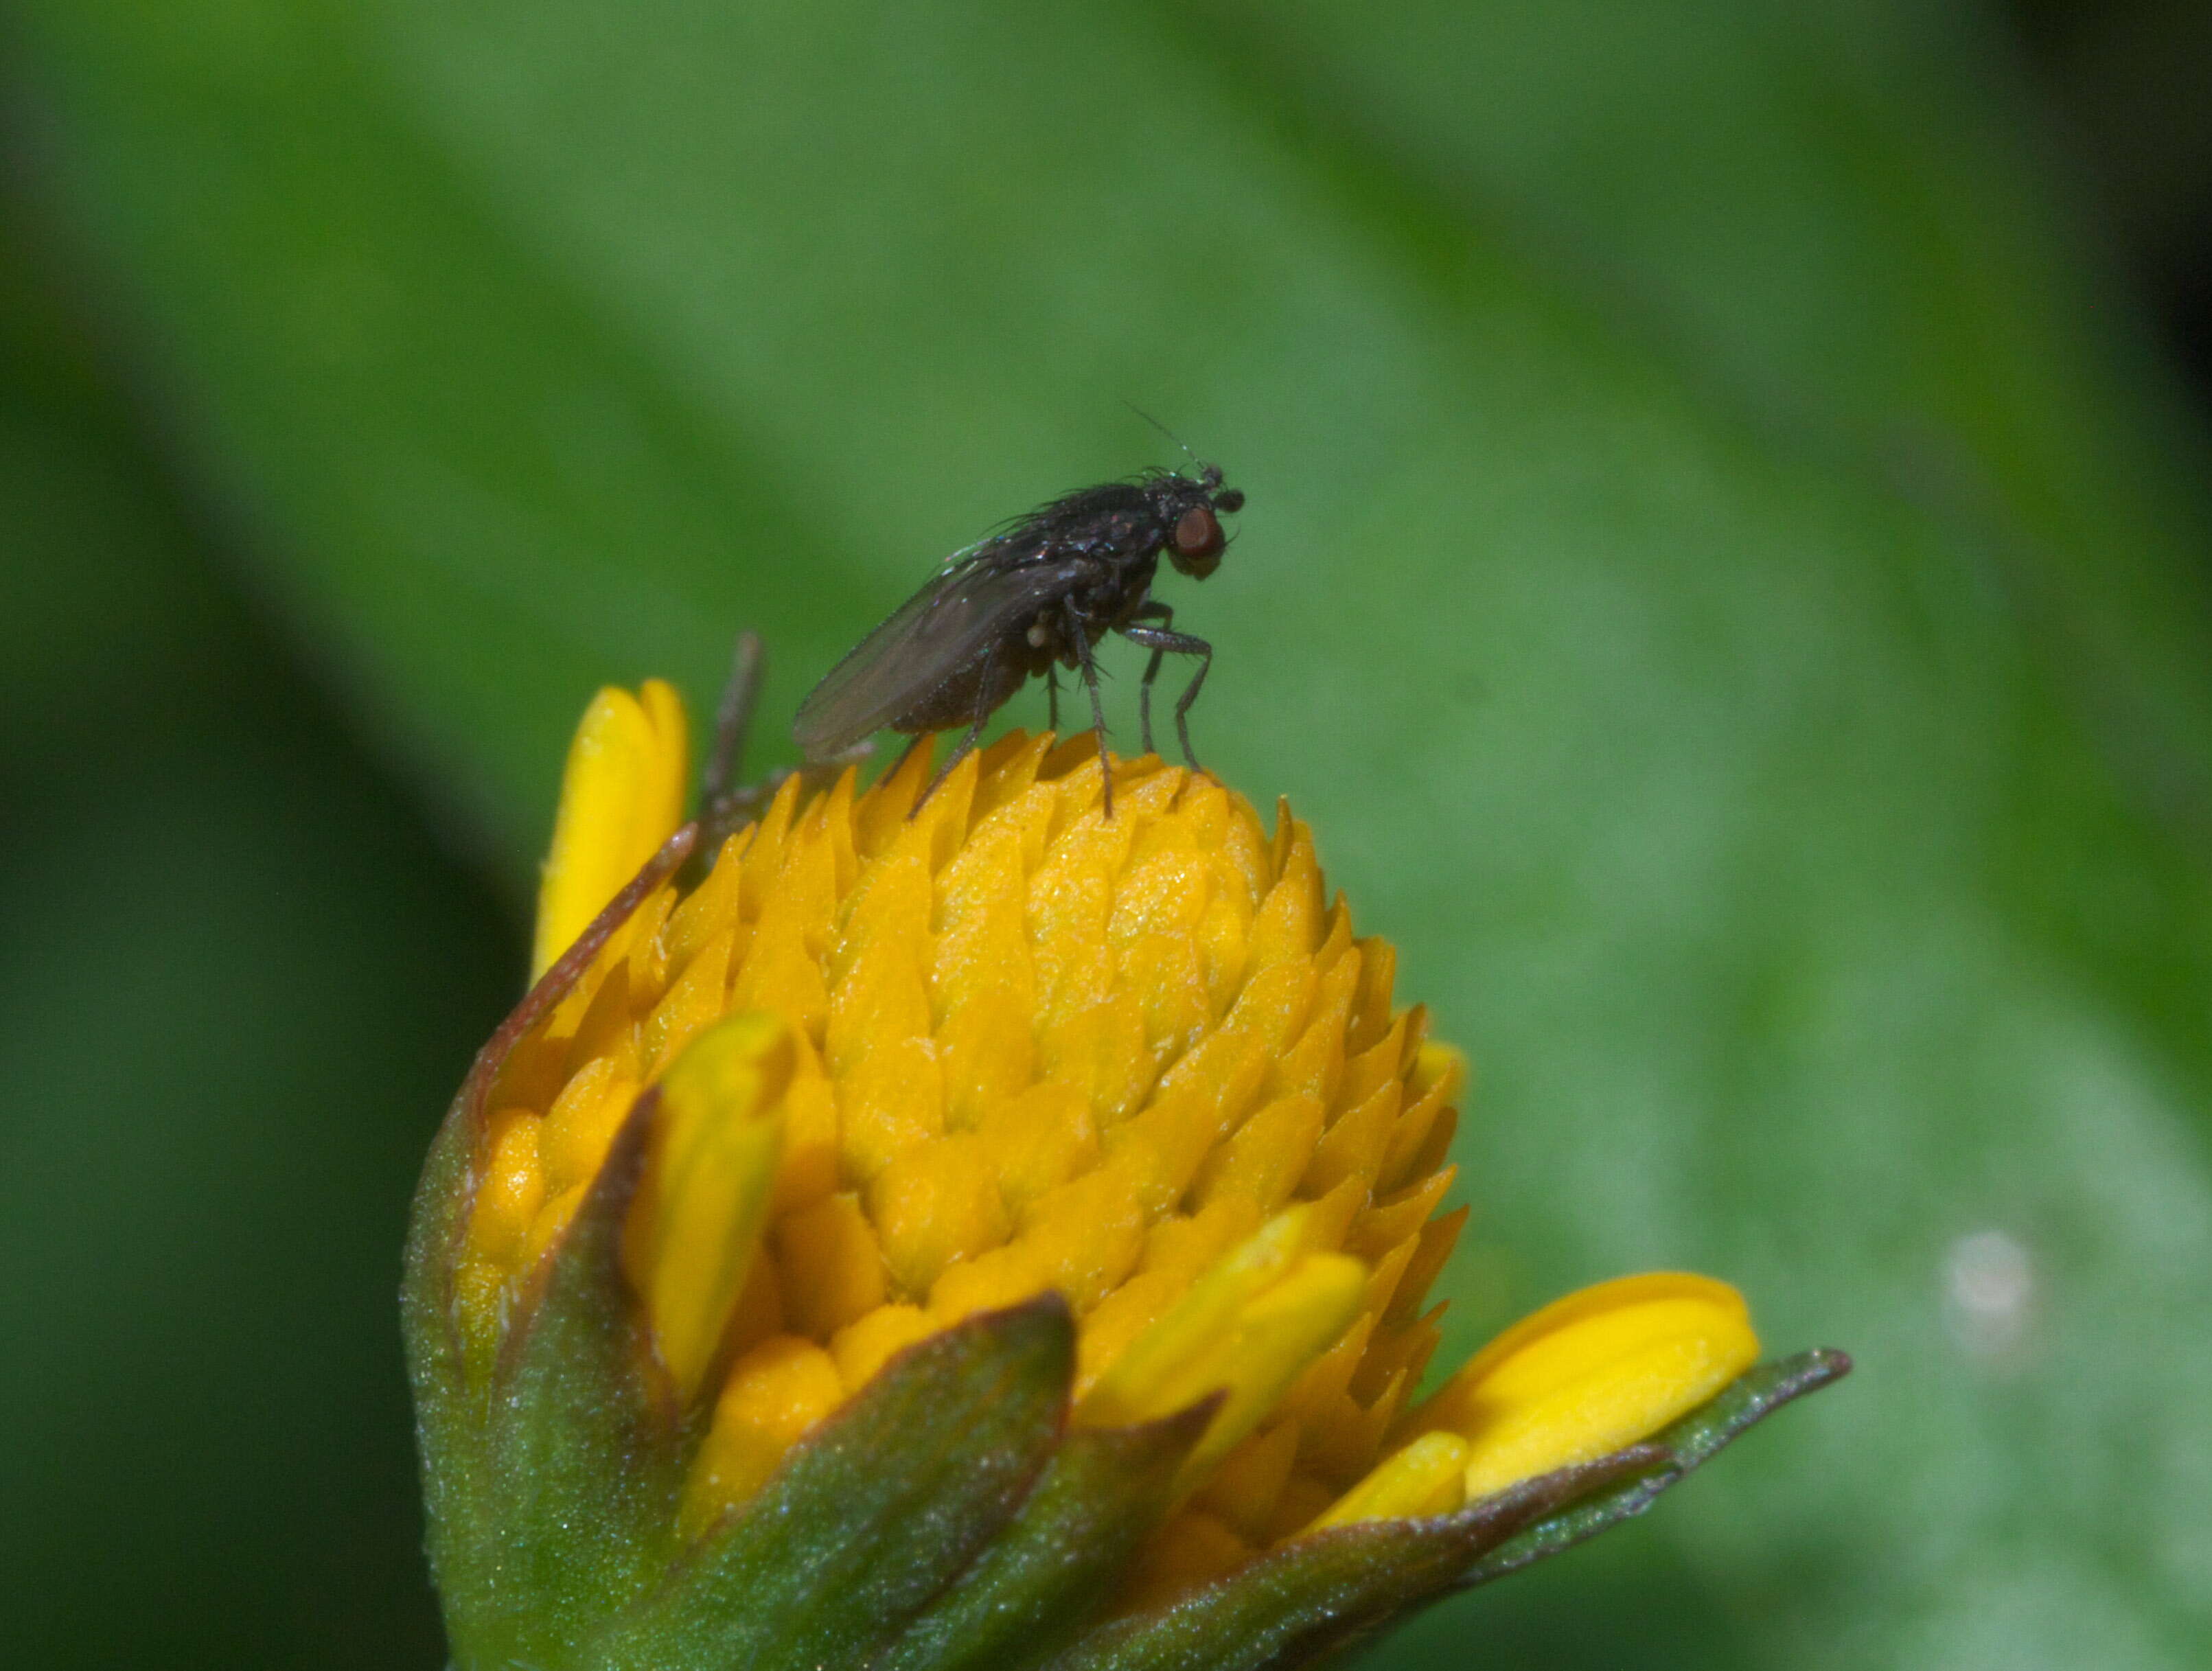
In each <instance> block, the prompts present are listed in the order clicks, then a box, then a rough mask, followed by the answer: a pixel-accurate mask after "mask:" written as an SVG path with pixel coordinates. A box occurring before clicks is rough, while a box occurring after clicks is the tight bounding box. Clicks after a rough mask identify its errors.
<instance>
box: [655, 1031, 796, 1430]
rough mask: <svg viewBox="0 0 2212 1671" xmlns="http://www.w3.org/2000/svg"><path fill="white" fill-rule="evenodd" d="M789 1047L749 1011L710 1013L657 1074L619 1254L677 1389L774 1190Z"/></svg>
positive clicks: (694, 1383)
mask: <svg viewBox="0 0 2212 1671" xmlns="http://www.w3.org/2000/svg"><path fill="white" fill-rule="evenodd" d="M796 1055H797V1052H796V1051H795V1049H794V1048H793V1044H792V1041H791V1038H790V1036H789V1033H788V1032H787V1029H786V1027H785V1024H783V1023H782V1022H781V1021H780V1020H778V1019H777V1018H775V1017H774V1016H770V1015H765V1014H763V1013H761V1012H758V1011H745V1012H740V1013H738V1014H737V1015H733V1016H729V1017H726V1018H724V1019H723V1020H721V1021H719V1022H717V1023H715V1024H714V1025H713V1026H712V1027H709V1028H708V1030H706V1031H704V1032H702V1033H701V1034H700V1035H699V1036H697V1037H696V1038H695V1039H693V1040H692V1041H691V1042H690V1044H689V1045H688V1046H686V1047H685V1048H684V1052H683V1054H680V1055H679V1056H678V1057H677V1058H676V1060H675V1061H673V1062H672V1063H671V1064H670V1066H669V1069H668V1072H667V1074H666V1076H665V1078H664V1079H662V1080H661V1082H660V1112H659V1120H658V1124H657V1129H656V1130H655V1132H654V1133H653V1146H652V1149H651V1151H649V1154H648V1158H647V1163H646V1175H645V1178H644V1180H643V1182H642V1184H641V1187H640V1188H639V1191H638V1199H637V1202H636V1205H635V1206H634V1207H633V1208H632V1210H631V1212H630V1218H629V1227H628V1230H629V1233H628V1235H627V1236H626V1237H625V1238H624V1245H623V1263H624V1266H625V1267H626V1268H627V1270H628V1271H629V1277H630V1280H631V1282H632V1283H633V1284H634V1285H635V1286H636V1287H637V1288H638V1290H639V1291H641V1292H642V1293H643V1294H644V1295H645V1298H646V1312H647V1316H648V1317H649V1318H650V1319H651V1320H652V1323H653V1339H654V1340H655V1342H656V1343H657V1344H658V1346H659V1350H660V1358H661V1362H662V1363H664V1364H666V1365H667V1367H668V1372H669V1374H670V1376H671V1377H672V1378H673V1379H674V1381H675V1382H676V1386H677V1390H678V1394H679V1395H680V1396H682V1397H683V1398H684V1400H686V1401H689V1400H690V1397H691V1395H693V1394H694V1393H696V1391H697V1390H698V1389H699V1387H700V1385H701V1383H702V1382H703V1381H704V1379H705V1377H706V1373H707V1370H708V1364H709V1362H710V1360H711V1359H712V1358H713V1357H714V1348H715V1347H716V1346H717V1345H719V1344H720V1340H721V1336H722V1329H723V1326H724V1324H725V1323H726V1322H728V1320H729V1316H730V1310H731V1308H732V1306H734V1305H735V1304H736V1303H737V1301H738V1292H739V1291H740V1290H741V1289H742V1288H743V1287H744V1280H745V1274H746V1272H747V1270H748V1268H749V1267H750V1265H751V1263H752V1260H753V1255H754V1252H755V1250H756V1249H757V1247H758V1245H759V1243H760V1237H761V1230H762V1227H763V1224H764V1223H765V1222H766V1220H767V1217H768V1205H769V1198H770V1197H771V1196H772V1195H773V1194H774V1193H775V1175H776V1164H777V1162H778V1160H779V1159H780V1158H781V1152H782V1146H783V1093H784V1091H785V1088H786V1087H787V1085H789V1084H790V1082H791V1076H792V1069H793V1062H794V1060H795V1059H796Z"/></svg>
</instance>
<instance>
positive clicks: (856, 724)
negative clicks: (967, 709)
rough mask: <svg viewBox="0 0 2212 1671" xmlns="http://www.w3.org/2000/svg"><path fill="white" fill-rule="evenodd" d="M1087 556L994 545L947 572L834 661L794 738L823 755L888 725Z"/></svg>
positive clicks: (1013, 624)
mask: <svg viewBox="0 0 2212 1671" xmlns="http://www.w3.org/2000/svg"><path fill="white" fill-rule="evenodd" d="M1086 568H1087V565H1086V564H1085V562H1084V561H1083V560H1082V559H1080V558H1063V559H1060V560H1058V561H1049V560H1048V561H1045V562H1036V561H1029V562H1024V561H1020V560H1018V559H1016V560H1013V561H1011V562H1010V561H1009V560H1008V553H1007V552H1006V548H1005V547H1004V546H1002V545H1000V544H998V543H997V542H992V543H989V544H985V545H983V546H981V547H980V548H978V550H976V551H975V553H974V554H973V555H971V556H968V557H966V558H964V559H963V560H961V561H960V562H956V563H955V564H953V565H952V566H951V567H950V568H945V569H944V570H942V571H941V572H940V573H939V574H938V575H937V576H936V578H935V579H933V580H931V581H930V582H929V584H928V585H927V586H923V587H922V589H921V591H919V592H915V594H914V596H913V597H911V598H909V599H907V600H906V602H905V603H903V604H902V605H900V606H899V608H898V610H897V611H896V612H895V613H894V614H893V615H892V616H891V617H890V619H889V620H888V621H885V622H884V623H883V625H881V626H879V627H878V628H877V629H875V630H874V631H873V632H872V633H870V634H869V635H867V636H866V638H864V639H862V640H861V641H860V643H859V644H857V645H856V646H854V648H853V650H852V652H851V653H849V654H848V655H847V656H846V658H845V659H843V660H842V661H841V662H839V663H838V664H837V665H836V666H835V667H832V668H831V669H830V670H829V672H828V674H827V675H825V676H824V677H823V680H822V683H821V684H817V685H816V686H815V687H814V689H813V690H811V692H809V693H808V695H807V698H806V700H805V702H801V703H800V704H799V717H798V719H797V720H794V721H793V724H792V727H791V735H792V738H793V741H794V742H796V743H797V744H799V749H800V750H801V752H803V753H804V754H805V756H806V757H807V758H808V759H810V760H820V759H823V758H826V757H829V756H830V755H833V754H836V753H837V752H838V751H839V750H842V749H847V748H849V747H851V746H852V745H853V744H855V743H857V742H859V741H860V739H861V738H864V737H866V736H867V735H869V734H870V733H871V732H878V731H881V730H882V729H883V728H884V726H888V725H890V724H892V723H893V722H894V721H895V720H896V719H897V718H898V716H899V715H900V714H903V713H905V712H906V711H907V710H908V709H909V708H912V707H913V706H914V705H915V702H918V701H920V700H921V698H922V697H923V696H927V695H928V694H929V692H931V691H932V690H935V689H936V688H937V687H938V686H939V685H940V684H943V683H944V682H945V679H946V678H949V677H951V675H952V674H954V673H957V672H958V671H960V670H961V669H963V667H966V666H967V665H969V663H970V662H971V661H973V660H974V659H975V657H977V656H978V655H981V653H983V652H984V650H985V649H986V648H987V647H989V646H990V645H991V644H992V643H994V641H997V640H999V639H1000V638H1002V637H1004V636H1005V635H1007V634H1009V633H1012V632H1016V631H1018V630H1020V629H1024V628H1026V627H1027V625H1028V623H1030V621H1031V620H1032V619H1034V618H1035V617H1036V614H1037V612H1038V611H1040V610H1041V609H1042V608H1044V607H1045V606H1046V605H1048V604H1050V603H1051V602H1052V600H1053V599H1055V598H1058V597H1060V595H1061V594H1062V593H1064V592H1066V590H1067V589H1068V587H1069V586H1071V585H1073V583H1074V582H1075V581H1076V580H1079V579H1080V578H1081V577H1082V575H1083V574H1085V571H1086Z"/></svg>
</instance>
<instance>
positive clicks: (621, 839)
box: [530, 679, 691, 981]
mask: <svg viewBox="0 0 2212 1671" xmlns="http://www.w3.org/2000/svg"><path fill="white" fill-rule="evenodd" d="M690 769H691V768H690V738H689V736H688V728H687V726H686V725H685V722H684V699H683V698H682V697H680V696H678V695H677V694H676V690H675V688H674V687H673V686H671V685H670V684H666V683H665V682H664V681H662V680H659V679H647V681H646V682H645V684H644V686H643V687H642V688H641V690H639V692H638V694H637V695H636V696H632V695H630V693H629V691H627V690H619V689H617V688H616V687H614V686H612V685H610V686H608V687H607V688H606V689H605V690H602V691H600V692H599V695H598V696H595V697H593V698H592V705H591V706H590V707H589V708H586V709H585V710H584V718H583V721H582V723H581V724H580V725H579V726H577V727H576V736H575V739H574V741H573V742H572V743H570V744H569V745H568V766H567V768H566V769H564V770H563V772H562V777H561V802H560V807H559V810H558V811H556V814H555V815H554V820H553V845H552V848H551V850H550V852H549V853H548V854H546V857H545V871H544V877H543V878H542V879H541V881H540V883H539V884H538V936H537V942H536V947H535V950H534V951H532V954H531V959H530V977H531V979H532V980H533V981H534V980H536V979H537V978H538V976H539V975H543V974H544V972H545V971H546V970H547V969H550V968H551V967H552V965H553V963H554V962H555V961H556V959H557V958H558V957H560V956H561V954H562V952H563V951H567V950H568V948H569V947H570V946H571V945H574V944H575V941H576V937H577V936H578V935H579V934H581V933H583V932H584V930H585V929H586V928H587V927H590V925H591V921H592V918H593V917H595V916H597V915H599V912H600V911H601V910H602V909H604V908H605V905H606V903H607V902H608V901H609V900H611V899H612V898H613V897H614V896H616V895H617V894H618V893H620V892H621V891H622V890H623V886H624V885H625V884H627V883H628V882H629V879H630V878H632V877H634V876H635V875H636V874H637V872H638V871H639V870H640V869H641V867H642V866H644V864H645V861H646V860H648V859H650V858H651V857H653V854H654V853H655V852H656V851H657V850H658V849H659V847H660V845H661V843H662V842H665V841H666V840H667V839H668V838H669V837H670V836H672V835H674V834H675V833H676V830H677V827H678V825H680V824H681V823H683V822H684V793H685V790H686V787H687V784H688V782H689V780H690Z"/></svg>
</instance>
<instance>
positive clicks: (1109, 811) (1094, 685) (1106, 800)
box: [1067, 605, 1114, 818]
mask: <svg viewBox="0 0 2212 1671" xmlns="http://www.w3.org/2000/svg"><path fill="white" fill-rule="evenodd" d="M1067 635H1068V638H1069V639H1070V641H1073V644H1074V646H1075V659H1076V660H1077V662H1078V663H1079V664H1080V665H1081V666H1082V668H1083V683H1084V684H1086V685H1088V686H1089V687H1090V690H1091V730H1092V731H1093V732H1096V733H1097V737H1098V790H1099V796H1100V799H1101V801H1102V803H1103V806H1104V809H1105V813H1104V815H1105V816H1106V817H1109V818H1111V817H1113V816H1114V770H1113V767H1112V766H1111V764H1110V763H1109V762H1108V760H1107V757H1106V702H1105V699H1104V698H1103V697H1102V696H1099V694H1098V662H1097V658H1095V657H1094V656H1092V654H1091V640H1090V637H1089V635H1086V634H1085V632H1084V630H1083V617H1081V616H1080V615H1079V614H1077V613H1076V612H1075V608H1074V606H1073V605H1069V606H1068V609H1067Z"/></svg>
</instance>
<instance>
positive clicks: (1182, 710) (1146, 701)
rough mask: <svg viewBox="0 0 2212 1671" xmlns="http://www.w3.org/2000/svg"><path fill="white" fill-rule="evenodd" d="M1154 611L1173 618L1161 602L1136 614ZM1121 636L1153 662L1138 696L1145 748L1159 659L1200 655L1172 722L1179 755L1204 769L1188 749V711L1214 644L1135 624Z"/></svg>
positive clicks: (1197, 769) (1149, 737)
mask: <svg viewBox="0 0 2212 1671" xmlns="http://www.w3.org/2000/svg"><path fill="white" fill-rule="evenodd" d="M1153 610H1158V611H1159V616H1160V617H1166V618H1167V619H1169V620H1173V619H1174V618H1175V617H1174V616H1173V615H1172V614H1171V613H1170V611H1169V610H1168V607H1167V605H1164V604H1148V605H1146V606H1145V608H1144V609H1142V610H1139V611H1138V613H1139V615H1140V616H1142V615H1149V614H1150V613H1151V611H1153ZM1153 618H1155V619H1157V618H1159V617H1153ZM1121 636H1122V637H1124V638H1126V639H1127V640H1128V641H1130V642H1131V643H1132V644H1141V645H1143V646H1145V647H1146V648H1147V649H1149V650H1150V651H1151V652H1152V662H1151V664H1150V665H1147V666H1146V669H1145V683H1144V686H1143V688H1142V690H1140V691H1139V694H1138V698H1137V700H1138V706H1139V708H1140V709H1142V710H1143V711H1144V713H1145V716H1146V717H1145V746H1146V748H1148V749H1149V748H1150V747H1151V746H1152V714H1151V698H1152V676H1153V675H1154V674H1156V673H1158V671H1160V658H1161V657H1162V656H1164V655H1170V654H1172V655H1179V656H1197V657H1199V658H1200V660H1199V664H1198V674H1197V677H1196V678H1193V679H1192V680H1191V682H1190V684H1189V686H1188V689H1186V690H1184V691H1183V693H1182V697H1181V698H1180V699H1179V700H1178V701H1177V702H1176V709H1175V721H1176V741H1178V742H1180V743H1181V744H1182V757H1183V758H1184V759H1185V760H1188V762H1190V768H1191V769H1192V770H1193V771H1194V772H1202V771H1204V770H1205V769H1206V768H1204V767H1203V766H1201V765H1200V764H1199V763H1198V757H1197V756H1196V755H1195V754H1194V753H1192V752H1191V747H1190V720H1189V714H1190V705H1191V704H1192V703H1193V702H1196V701H1197V700H1198V691H1199V687H1200V685H1202V684H1205V683H1206V674H1208V673H1209V672H1211V671H1212V670H1213V646H1212V645H1211V644H1209V643H1207V642H1206V641H1205V640H1204V639H1202V638H1199V637H1196V636H1194V635H1192V634H1189V633H1179V632H1170V631H1169V630H1168V629H1166V628H1165V627H1146V626H1139V625H1137V624H1135V623H1131V624H1130V625H1128V626H1126V627H1124V628H1122V629H1121Z"/></svg>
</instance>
